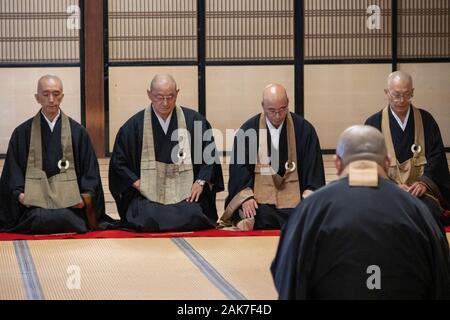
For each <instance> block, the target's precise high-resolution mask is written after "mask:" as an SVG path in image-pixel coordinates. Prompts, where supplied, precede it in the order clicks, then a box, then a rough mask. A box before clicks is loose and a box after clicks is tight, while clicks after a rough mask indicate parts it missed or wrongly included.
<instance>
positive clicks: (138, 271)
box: [29, 239, 226, 300]
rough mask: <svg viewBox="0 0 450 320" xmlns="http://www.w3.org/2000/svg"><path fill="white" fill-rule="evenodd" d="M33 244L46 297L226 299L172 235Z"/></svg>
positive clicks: (32, 249)
mask: <svg viewBox="0 0 450 320" xmlns="http://www.w3.org/2000/svg"><path fill="white" fill-rule="evenodd" d="M29 247H30V251H31V255H32V257H33V260H34V264H35V266H36V270H37V274H38V276H39V280H40V283H41V287H42V290H43V294H44V296H45V298H46V299H169V300H177V299H226V297H225V296H224V295H223V294H222V292H221V291H220V290H219V289H217V288H216V287H215V286H214V285H213V284H212V283H211V282H210V281H209V280H208V279H207V278H206V277H205V276H204V275H203V274H202V272H201V271H200V270H199V269H198V268H197V267H196V266H195V265H194V264H193V263H192V262H191V261H190V260H189V258H188V257H187V256H186V255H185V254H184V253H183V252H182V251H180V250H179V249H178V248H177V246H176V245H175V244H174V243H173V242H172V241H171V240H170V239H95V240H93V239H91V240H53V241H29ZM77 269H78V270H79V274H80V275H81V281H80V289H77V288H76V286H74V284H76V282H74V281H73V280H74V278H73V276H74V275H75V274H76V273H77ZM68 281H69V287H72V288H71V289H70V288H68V286H67V282H68ZM74 287H75V288H74Z"/></svg>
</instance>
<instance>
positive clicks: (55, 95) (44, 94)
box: [40, 91, 62, 98]
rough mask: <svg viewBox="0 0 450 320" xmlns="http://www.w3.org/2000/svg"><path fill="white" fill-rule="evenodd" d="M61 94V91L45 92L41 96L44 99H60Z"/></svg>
mask: <svg viewBox="0 0 450 320" xmlns="http://www.w3.org/2000/svg"><path fill="white" fill-rule="evenodd" d="M61 94H62V92H61V91H44V92H42V93H40V95H41V96H43V97H44V98H49V97H50V96H52V97H53V98H58V97H59V96H60V95H61Z"/></svg>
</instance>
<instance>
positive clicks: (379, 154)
mask: <svg viewBox="0 0 450 320" xmlns="http://www.w3.org/2000/svg"><path fill="white" fill-rule="evenodd" d="M336 155H337V156H338V157H339V158H340V160H341V161H342V165H343V167H346V166H347V165H348V164H349V163H350V162H352V161H356V160H371V161H375V162H376V163H378V164H379V165H380V166H382V167H383V168H385V165H386V160H387V159H388V158H387V149H386V143H385V141H384V136H383V134H382V133H381V132H380V131H378V130H377V129H375V128H374V127H371V126H365V125H356V126H352V127H350V128H348V129H346V130H345V131H344V132H343V133H342V134H341V135H340V137H339V140H338V143H337V147H336Z"/></svg>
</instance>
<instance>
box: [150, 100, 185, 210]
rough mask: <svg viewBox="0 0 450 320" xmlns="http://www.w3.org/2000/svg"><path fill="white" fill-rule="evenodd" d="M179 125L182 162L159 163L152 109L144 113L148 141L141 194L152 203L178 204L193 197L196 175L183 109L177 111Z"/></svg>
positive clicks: (178, 155) (180, 157)
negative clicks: (192, 191) (156, 152)
mask: <svg viewBox="0 0 450 320" xmlns="http://www.w3.org/2000/svg"><path fill="white" fill-rule="evenodd" d="M175 110H176V111H175V112H176V115H177V121H178V126H177V127H178V130H177V132H178V146H179V148H178V153H177V157H178V162H177V163H163V162H159V161H156V157H155V147H154V141H153V127H152V111H151V106H149V107H147V108H146V109H145V113H144V137H143V142H142V156H141V194H142V195H143V196H144V197H146V198H147V199H149V200H150V201H154V202H158V203H162V204H175V203H178V202H181V201H183V200H185V199H186V198H188V197H189V196H190V195H191V189H192V184H193V182H194V171H193V167H192V160H191V145H190V141H189V135H188V132H187V129H186V119H185V117H184V113H183V110H182V109H181V108H180V107H178V106H177V107H176V108H175Z"/></svg>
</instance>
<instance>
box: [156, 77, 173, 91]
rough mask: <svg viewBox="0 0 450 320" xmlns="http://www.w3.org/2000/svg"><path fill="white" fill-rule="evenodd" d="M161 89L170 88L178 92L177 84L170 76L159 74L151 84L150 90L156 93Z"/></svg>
mask: <svg viewBox="0 0 450 320" xmlns="http://www.w3.org/2000/svg"><path fill="white" fill-rule="evenodd" d="M161 87H170V88H172V89H173V90H174V91H176V90H177V83H176V81H175V79H174V78H173V77H172V76H171V75H170V74H157V75H156V76H154V77H153V79H152V82H151V83H150V90H152V91H154V90H157V89H159V88H161Z"/></svg>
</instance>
